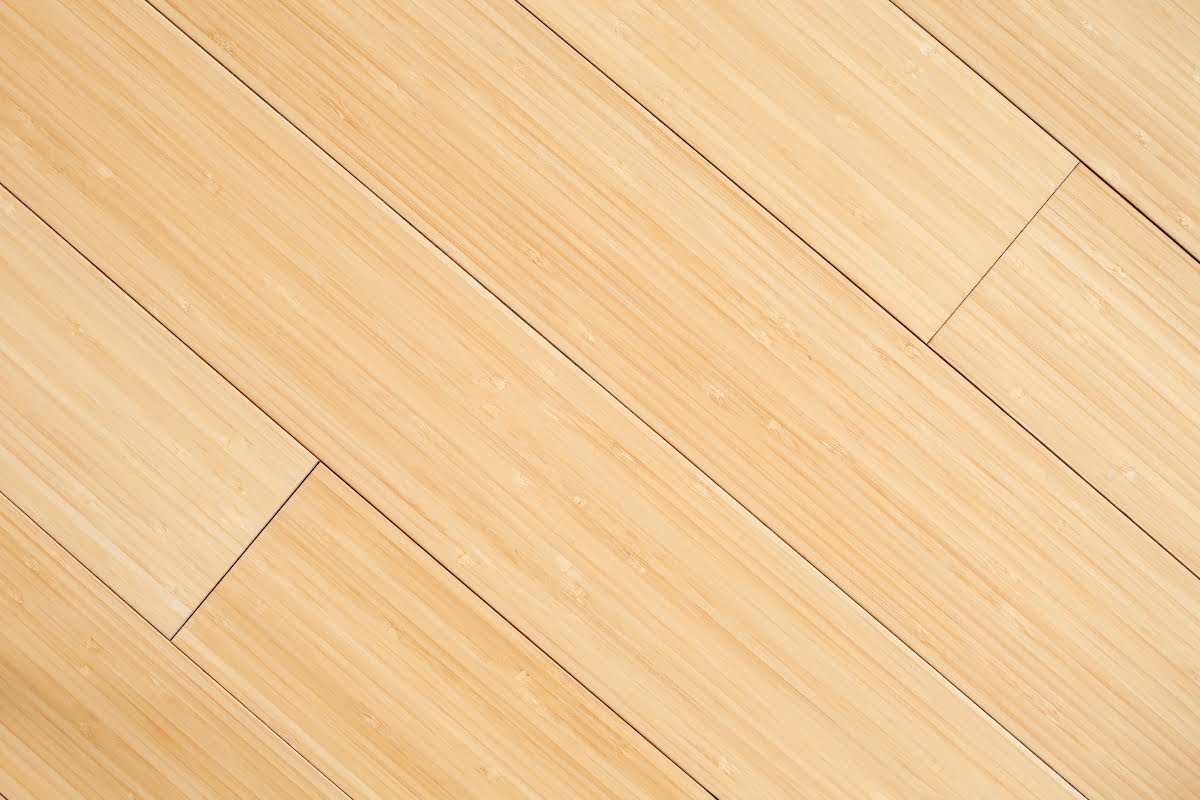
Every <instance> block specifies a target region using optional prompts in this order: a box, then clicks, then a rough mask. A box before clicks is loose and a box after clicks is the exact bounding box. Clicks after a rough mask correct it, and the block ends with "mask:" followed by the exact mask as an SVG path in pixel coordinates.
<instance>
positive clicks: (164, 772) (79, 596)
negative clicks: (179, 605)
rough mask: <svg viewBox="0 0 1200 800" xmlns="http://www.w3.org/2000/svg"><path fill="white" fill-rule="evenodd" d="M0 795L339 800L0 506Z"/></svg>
mask: <svg viewBox="0 0 1200 800" xmlns="http://www.w3.org/2000/svg"><path fill="white" fill-rule="evenodd" d="M0 793H3V795H4V796H5V797H6V798H8V800H43V799H46V798H53V800H72V799H73V798H78V799H79V800H101V799H103V800H107V798H196V800H209V799H210V798H215V797H239V798H241V797H245V798H249V797H254V798H264V799H265V798H279V800H285V799H286V800H294V798H298V797H306V798H307V797H328V798H343V800H344V798H345V795H343V794H342V793H341V792H340V791H338V790H337V788H336V787H334V786H333V785H332V784H330V783H329V782H328V781H327V780H326V779H325V778H324V777H322V776H321V774H320V773H318V772H317V771H316V770H315V769H313V768H312V767H311V766H310V765H309V764H307V763H305V761H304V760H303V759H302V758H300V757H299V756H298V755H297V754H296V752H295V751H293V750H292V749H291V748H289V747H288V746H287V745H286V744H284V743H283V741H282V740H280V738H279V737H278V736H276V735H275V734H274V733H272V732H271V731H270V730H268V729H267V727H266V726H264V725H263V724H262V723H261V722H259V721H258V720H256V719H255V718H254V717H253V716H252V715H251V714H250V713H249V712H248V711H247V710H246V709H245V708H243V707H242V706H241V705H239V704H238V703H237V701H235V700H234V699H233V698H232V697H230V696H229V694H228V693H227V692H226V691H225V690H224V689H222V688H221V687H219V686H217V684H215V683H214V682H213V681H212V679H210V678H209V677H208V676H207V675H205V674H204V673H203V672H202V671H201V670H200V669H199V668H198V667H197V666H196V665H195V664H193V663H192V662H191V661H189V660H188V659H187V657H186V656H184V655H183V654H182V653H180V652H179V651H178V650H176V649H175V648H174V647H173V646H172V645H171V643H170V642H168V641H167V640H166V639H165V638H163V637H162V636H160V635H159V634H158V633H157V632H156V631H155V630H154V629H153V628H151V627H150V626H149V625H147V624H146V622H145V621H144V620H142V619H139V618H138V616H137V614H135V613H134V612H133V611H132V610H130V608H129V607H128V606H126V605H125V604H124V603H122V602H121V601H120V600H119V599H118V598H117V597H116V596H115V595H113V594H112V592H110V591H109V590H108V589H107V588H106V587H105V586H104V585H103V584H101V583H100V582H99V581H98V580H97V579H96V578H95V577H94V576H92V575H91V574H89V573H88V572H87V570H85V569H84V568H83V567H82V566H80V565H79V563H78V562H76V561H75V560H74V559H73V558H71V556H70V555H69V554H67V553H66V552H65V551H64V550H63V549H62V548H61V547H59V546H58V545H57V544H55V543H54V541H53V540H51V539H50V537H49V536H48V535H46V533H45V532H44V531H42V530H40V529H38V528H37V526H35V525H34V524H33V522H32V521H31V520H30V519H29V518H28V517H26V516H25V515H24V514H22V513H21V512H20V511H19V510H17V508H16V506H14V505H13V504H12V503H11V502H9V501H8V500H7V499H6V498H4V497H0Z"/></svg>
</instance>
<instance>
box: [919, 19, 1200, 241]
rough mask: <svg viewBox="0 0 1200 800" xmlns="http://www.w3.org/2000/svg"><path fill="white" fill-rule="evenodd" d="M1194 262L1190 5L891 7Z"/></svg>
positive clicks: (1197, 152)
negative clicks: (1040, 127) (909, 17)
mask: <svg viewBox="0 0 1200 800" xmlns="http://www.w3.org/2000/svg"><path fill="white" fill-rule="evenodd" d="M896 2H897V5H899V6H900V7H901V8H903V9H904V10H905V11H907V12H908V13H910V14H911V15H912V16H913V18H914V19H916V21H917V22H919V23H920V24H921V25H923V26H925V27H926V28H927V29H928V30H929V31H930V32H931V33H933V34H934V35H935V36H937V37H938V38H939V39H940V40H941V41H943V42H944V43H946V44H947V45H948V46H949V47H950V49H952V50H953V51H954V52H956V53H957V54H958V55H959V56H961V57H962V58H963V60H964V61H966V63H967V64H968V65H970V66H971V67H973V68H974V69H976V70H977V71H978V72H979V73H980V74H981V75H982V76H983V77H984V78H986V79H987V80H989V81H991V82H992V83H993V84H994V85H995V86H996V87H997V88H998V89H1000V91H1002V92H1004V93H1005V94H1006V95H1007V96H1008V97H1009V98H1010V99H1011V100H1012V101H1013V102H1014V103H1016V104H1017V105H1018V106H1020V107H1021V109H1022V110H1024V111H1025V112H1026V113H1027V114H1029V115H1030V116H1031V117H1033V119H1034V120H1036V121H1037V122H1039V123H1040V124H1042V125H1043V126H1045V128H1046V129H1047V130H1048V131H1049V132H1050V133H1052V134H1054V136H1055V137H1057V138H1058V140H1059V141H1061V142H1062V143H1063V144H1064V145H1066V146H1067V147H1068V148H1070V149H1071V151H1072V152H1074V153H1075V155H1077V156H1079V158H1080V159H1082V160H1083V162H1084V163H1086V164H1087V165H1088V166H1089V167H1091V168H1092V169H1094V170H1095V171H1096V172H1097V173H1098V174H1099V175H1100V176H1101V177H1102V178H1104V179H1105V180H1107V181H1108V182H1109V183H1111V184H1112V185H1113V186H1114V187H1116V188H1117V190H1118V191H1120V192H1121V193H1122V194H1124V195H1125V196H1126V197H1128V198H1129V199H1130V200H1131V201H1132V202H1133V203H1134V204H1135V205H1136V206H1137V207H1138V208H1140V209H1141V210H1142V211H1143V212H1144V213H1145V214H1147V215H1148V216H1149V217H1150V218H1151V219H1153V220H1154V221H1155V222H1157V223H1158V224H1159V225H1160V226H1162V228H1163V229H1164V230H1165V231H1167V232H1168V233H1169V234H1171V236H1173V237H1175V239H1176V240H1177V241H1178V242H1180V243H1181V244H1182V245H1183V246H1184V247H1186V248H1188V249H1189V250H1190V251H1191V252H1192V254H1193V255H1196V256H1200V6H1198V5H1197V4H1196V3H1195V1H1194V0H1137V2H1131V1H1130V0H1038V2H1015V0H1007V1H1006V2H1000V3H997V2H992V0H896Z"/></svg>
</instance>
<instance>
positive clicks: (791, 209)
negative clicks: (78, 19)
mask: <svg viewBox="0 0 1200 800" xmlns="http://www.w3.org/2000/svg"><path fill="white" fill-rule="evenodd" d="M168 2H171V0H168ZM522 2H523V4H524V5H525V6H526V7H528V8H529V9H530V10H531V11H533V12H534V13H535V14H537V15H538V17H539V18H541V19H542V20H543V21H544V22H546V23H547V24H548V25H549V26H550V27H552V28H553V29H554V30H555V31H557V32H558V33H559V34H561V35H562V36H563V37H564V38H566V40H567V41H569V42H570V43H571V44H572V45H573V46H575V47H576V48H577V49H578V50H579V51H580V52H582V53H583V54H584V55H585V56H587V57H588V58H589V59H590V60H591V61H592V62H594V63H595V64H596V65H597V66H599V67H600V69H602V70H604V71H605V72H606V73H607V74H608V75H609V76H611V77H612V78H613V79H614V80H615V81H616V82H617V83H619V84H621V85H622V86H623V87H624V88H625V89H626V90H628V91H629V92H630V93H631V94H632V95H633V96H634V97H636V98H637V99H638V100H639V101H640V102H642V103H644V104H645V105H646V107H647V108H649V109H650V110H651V111H652V112H654V113H655V114H656V115H657V116H658V117H659V118H660V119H662V120H663V121H664V122H665V123H666V124H667V125H669V126H671V128H673V129H674V130H675V131H676V132H678V133H679V134H680V135H681V136H682V137H683V138H684V139H686V140H687V141H689V142H690V143H691V144H692V145H693V146H695V147H696V148H697V149H698V150H700V152H701V153H703V154H704V155H705V156H707V157H708V158H709V159H711V160H712V161H713V163H715V164H716V165H717V166H718V167H720V168H721V169H722V170H724V172H725V173H726V174H728V175H729V176H730V177H731V178H733V180H735V181H737V182H738V184H740V185H741V186H742V187H743V188H744V189H745V190H746V191H747V192H749V193H750V194H751V195H752V196H753V197H755V198H757V199H758V200H760V201H761V202H762V203H763V204H764V205H766V207H767V208H768V209H770V210H771V211H772V212H774V213H775V214H776V215H777V216H778V217H779V218H780V219H782V220H783V221H784V222H785V223H786V224H787V225H788V226H789V227H790V228H791V229H792V230H794V231H796V233H798V234H799V235H800V236H802V237H804V239H805V240H806V241H807V242H808V243H809V244H811V245H812V246H813V247H815V248H816V249H817V250H818V251H819V252H820V253H821V254H822V255H824V256H825V257H826V258H827V259H829V260H830V261H831V262H832V263H833V264H834V265H835V266H836V267H838V268H839V269H840V270H842V271H843V272H844V273H846V274H847V275H848V276H849V277H850V278H851V279H853V280H854V281H855V282H856V283H857V284H858V285H859V286H861V287H862V288H863V289H864V290H865V291H866V292H867V294H869V295H871V296H872V297H874V298H875V299H876V300H878V301H879V302H880V303H881V304H882V305H883V306H884V307H885V308H887V309H888V310H890V311H891V312H892V313H893V314H895V315H896V317H897V318H899V320H900V321H901V322H903V323H904V324H905V325H907V326H908V327H909V328H911V329H912V330H913V331H914V332H915V333H916V334H917V335H918V336H920V337H921V338H922V339H928V338H929V337H930V336H932V335H933V332H934V331H935V330H937V327H938V326H939V325H941V324H942V322H944V321H945V319H946V318H947V317H948V316H950V312H951V311H952V310H953V309H954V308H955V307H956V306H957V305H958V304H959V302H961V301H962V299H963V298H964V297H965V296H966V295H967V293H968V292H969V291H970V290H971V287H972V286H974V285H975V283H976V282H977V281H978V280H979V278H980V276H981V275H983V274H984V272H985V271H986V270H987V268H988V267H989V266H991V264H992V263H993V262H994V261H995V260H996V258H997V257H999V255H1000V253H1001V252H1003V250H1004V248H1005V247H1006V246H1007V245H1008V243H1009V242H1011V241H1012V240H1013V237H1015V236H1016V235H1017V232H1018V231H1020V230H1021V227H1022V226H1023V225H1024V224H1025V223H1026V222H1028V221H1029V219H1030V218H1031V217H1032V216H1033V215H1034V213H1035V212H1036V211H1037V210H1038V208H1039V207H1041V205H1042V203H1043V202H1044V201H1045V200H1046V198H1047V197H1049V196H1050V193H1051V192H1053V191H1054V187H1056V186H1058V184H1059V183H1060V182H1061V181H1062V179H1063V178H1064V177H1065V176H1066V174H1067V172H1068V171H1069V170H1070V169H1071V166H1072V165H1073V164H1074V163H1075V159H1074V158H1072V157H1071V155H1070V154H1069V153H1067V152H1066V151H1065V150H1063V149H1062V147H1060V146H1059V145H1058V144H1057V143H1056V142H1055V141H1054V140H1053V139H1051V138H1050V137H1049V136H1047V135H1046V134H1045V133H1044V132H1043V131H1041V130H1039V129H1038V127H1037V126H1036V125H1034V124H1033V123H1032V122H1030V121H1029V119H1028V118H1027V117H1026V116H1025V115H1024V114H1022V113H1021V112H1020V111H1018V110H1017V109H1016V108H1015V107H1013V106H1012V105H1011V104H1010V103H1009V102H1008V101H1007V100H1005V99H1004V98H1003V97H1001V96H1000V95H999V94H998V93H996V92H995V91H993V90H991V88H990V87H988V86H987V84H985V83H984V82H983V81H982V80H981V79H980V78H979V77H978V76H977V75H975V74H974V73H972V72H971V71H970V70H969V69H967V68H966V67H965V66H964V65H963V64H962V63H961V62H960V61H959V60H958V59H957V58H955V57H954V56H953V55H952V54H950V53H949V52H947V51H946V50H945V48H943V47H942V46H941V45H939V44H938V43H937V42H935V41H934V40H933V39H932V38H931V37H930V36H929V35H928V34H927V33H925V32H924V31H922V30H921V29H920V28H919V27H917V26H916V25H914V24H913V23H912V22H911V21H910V20H909V19H908V18H907V17H905V16H904V14H903V13H901V12H900V11H899V10H897V9H896V7H895V6H893V5H892V4H891V3H890V2H888V0H850V1H849V2H847V1H846V0H789V2H786V3H781V2H779V1H778V0H739V2H736V3H730V2H728V0H699V1H697V0H687V2H684V1H683V0H592V2H586V3H579V2H573V0H522ZM179 3H180V5H188V3H189V0H179ZM201 4H202V5H203V4H205V3H201ZM211 5H214V6H216V5H225V4H224V3H221V2H212V3H211ZM230 5H233V4H230ZM227 19H228V17H227ZM206 21H207V22H208V23H209V24H212V25H215V24H216V20H215V19H211V20H206ZM414 133H417V134H418V135H427V136H436V135H438V133H437V131H436V130H427V129H422V130H420V131H414Z"/></svg>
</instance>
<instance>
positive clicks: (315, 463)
mask: <svg viewBox="0 0 1200 800" xmlns="http://www.w3.org/2000/svg"><path fill="white" fill-rule="evenodd" d="M209 369H212V367H209ZM214 371H215V370H214ZM217 374H220V373H217ZM222 379H224V376H222ZM225 382H226V383H229V381H225ZM232 385H233V384H230V386H232ZM238 394H241V392H240V391H239V392H238ZM242 396H243V397H245V395H242ZM246 399H247V400H249V398H246ZM259 411H260V412H261V411H262V409H259ZM264 416H266V415H265V413H264ZM267 419H270V417H267ZM272 422H274V420H272ZM277 424H278V423H277ZM306 449H307V448H306ZM309 455H310V456H312V458H313V465H312V466H311V467H309V468H308V472H306V473H304V477H303V478H301V479H300V482H299V483H297V484H296V485H295V486H293V487H292V490H291V491H290V492H288V495H287V497H285V498H283V502H282V503H280V504H279V506H278V507H276V509H275V511H274V512H273V513H272V514H271V516H270V517H269V518H268V519H267V521H266V522H264V523H263V526H262V527H261V528H259V529H258V533H256V534H254V536H253V537H251V539H250V541H248V542H246V546H245V547H243V548H242V552H240V553H238V555H237V558H235V559H234V560H233V561H231V562H230V564H229V566H228V567H226V568H225V571H224V572H222V573H221V577H219V578H217V580H216V582H215V583H214V584H213V585H212V586H211V587H210V588H209V590H208V591H207V592H205V593H204V597H202V598H200V602H199V603H197V604H196V607H195V608H193V609H192V610H191V611H190V612H188V615H187V618H186V619H184V621H183V624H181V625H180V626H179V627H178V628H176V629H175V632H174V633H173V634H171V635H170V636H168V637H167V638H168V639H170V640H171V641H172V642H173V641H175V637H176V636H178V635H179V632H180V631H182V630H183V629H184V628H185V627H187V624H188V623H189V622H191V621H192V617H194V616H196V612H197V611H199V610H200V607H201V606H202V605H204V601H206V600H208V598H210V597H212V593H213V592H215V591H216V590H217V587H218V586H220V585H221V581H223V580H225V576H226V575H228V574H229V572H230V570H232V569H233V568H234V566H236V565H237V563H238V562H239V561H241V560H242V556H244V555H246V551H247V550H249V549H250V547H251V545H253V544H254V543H255V542H257V541H258V537H260V536H262V535H263V531H265V530H266V529H267V528H268V527H270V525H271V523H272V522H274V521H275V518H276V517H277V516H279V512H280V511H283V507H284V506H286V505H287V504H288V501H289V500H291V499H292V498H293V497H295V496H296V492H298V491H300V487H301V486H303V485H304V482H305V481H307V480H308V477H309V476H310V475H312V474H313V473H314V472H315V471H316V469H317V467H318V466H319V465H320V464H321V461H320V459H318V458H317V457H316V456H315V455H313V454H312V452H311V451H309Z"/></svg>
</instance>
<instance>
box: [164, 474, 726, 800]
mask: <svg viewBox="0 0 1200 800" xmlns="http://www.w3.org/2000/svg"><path fill="white" fill-rule="evenodd" d="M175 641H176V642H177V643H178V644H179V646H180V647H181V648H182V649H183V650H184V652H186V653H189V654H190V655H191V656H192V657H193V658H194V659H195V660H196V662H197V663H198V664H200V665H202V666H203V667H204V668H205V669H207V670H208V671H209V673H210V674H212V675H213V677H214V678H216V679H217V680H218V681H219V682H220V683H221V685H222V686H225V687H226V688H228V689H229V690H230V691H232V692H233V693H234V694H235V695H236V696H238V697H240V698H242V699H243V700H245V702H246V703H247V704H248V705H249V706H250V707H251V708H252V709H254V711H255V712H256V713H257V714H258V715H259V716H260V717H261V718H262V719H263V720H264V721H265V722H266V723H267V724H268V725H270V726H271V728H272V729H274V730H276V731H279V732H280V733H281V734H282V735H283V736H284V738H285V739H287V740H289V741H290V742H292V743H293V744H295V745H296V746H297V747H298V749H299V750H300V751H301V752H305V753H312V754H313V760H314V763H315V764H316V765H317V766H318V767H319V768H320V769H321V771H322V772H324V773H325V774H327V775H329V776H330V777H331V778H333V779H334V780H335V781H337V784H338V785H339V786H342V787H344V788H345V790H346V791H347V792H349V793H350V794H352V795H354V796H355V797H360V798H367V797H379V798H386V797H396V796H397V795H400V796H404V797H420V798H427V799H428V800H433V798H446V800H465V798H470V797H478V798H486V799H487V800H493V799H494V800H500V799H501V798H529V797H545V798H565V797H569V798H579V799H580V800H583V799H584V798H597V800H599V799H600V798H611V797H639V798H641V797H644V798H659V797H661V798H667V797H681V798H682V797H690V798H701V797H704V798H707V797H709V795H708V793H706V792H705V791H704V790H703V789H701V788H700V787H699V786H697V785H696V784H695V783H694V782H693V781H692V780H691V779H690V778H688V777H687V776H686V775H685V774H684V773H683V772H681V771H680V770H679V768H678V767H676V766H675V765H674V764H672V763H671V762H670V761H668V760H667V759H666V758H665V757H663V755H662V754H661V753H659V752H658V751H657V750H655V749H654V748H653V747H652V746H651V745H650V744H649V743H647V742H646V740H645V739H643V738H642V737H641V736H639V735H638V734H637V733H636V732H634V730H633V729H632V728H630V727H629V726H628V725H626V724H625V723H624V722H622V721H621V720H620V718H618V717H617V716H616V715H615V714H613V713H612V711H610V710H608V709H607V708H605V707H604V705H603V704H601V703H600V701H598V700H597V699H596V698H595V697H593V696H592V695H591V694H589V693H588V692H587V690H586V689H584V688H583V687H582V686H580V685H579V684H578V683H576V682H575V681H574V680H573V679H572V678H571V677H570V676H569V675H567V674H566V673H565V672H563V671H562V670H561V669H560V668H559V667H558V666H557V665H556V664H554V662H553V661H551V660H550V659H549V658H547V657H546V655H545V654H544V653H542V652H540V651H538V649H537V648H536V647H534V646H533V645H532V644H530V643H529V641H528V640H527V639H525V638H524V637H523V636H521V635H520V634H519V633H517V632H516V631H515V630H513V628H512V627H511V626H510V625H509V624H508V623H507V622H505V621H504V620H503V619H501V618H500V616H499V615H497V614H496V612H494V611H493V610H491V609H490V608H488V607H487V606H486V605H485V604H484V603H483V602H482V601H481V600H480V599H479V598H477V597H476V596H475V595H473V594H471V592H470V591H469V590H468V589H467V588H466V587H464V586H463V585H462V584H461V583H459V582H458V580H456V579H455V578H454V577H453V576H452V575H450V574H449V573H448V572H446V571H445V570H444V569H443V568H442V567H441V566H439V565H438V564H437V562H435V561H434V560H433V559H432V558H430V557H429V556H428V555H427V554H425V553H423V552H422V551H421V549H420V548H419V547H417V546H416V545H415V544H413V542H412V540H410V539H409V538H408V537H407V536H405V535H404V534H403V533H401V532H400V531H399V530H397V529H396V527H395V526H394V525H392V524H391V523H390V522H388V521H387V520H386V519H385V518H384V517H383V516H382V515H381V514H380V513H379V512H378V511H376V510H375V509H373V508H371V507H370V505H368V504H367V503H366V501H364V500H363V499H362V498H361V497H359V496H358V495H357V494H355V493H354V491H353V490H351V489H350V488H349V487H348V486H346V484H344V483H343V482H342V481H341V480H339V479H338V478H337V477H336V476H335V475H333V474H332V473H331V472H329V471H328V469H326V468H324V467H318V468H317V471H316V472H314V473H313V475H312V476H311V477H310V478H309V479H308V480H307V481H305V483H304V485H303V486H301V487H300V489H299V491H297V493H296V495H295V496H294V497H293V498H292V499H291V500H290V501H289V502H288V504H287V505H286V506H284V508H283V510H282V511H280V513H279V515H278V516H277V517H276V518H275V519H274V520H273V521H272V523H271V525H270V526H269V527H268V528H267V530H265V531H263V534H262V535H261V536H260V537H259V538H258V539H257V540H255V542H254V545H253V547H252V548H251V549H250V550H249V552H248V553H247V554H246V556H245V557H243V558H242V559H241V560H240V561H239V562H238V563H237V565H236V566H235V567H234V568H233V570H232V571H231V572H230V574H229V575H228V577H226V579H225V580H224V581H222V583H221V585H220V586H218V587H217V589H216V590H215V591H214V592H213V595H212V596H211V597H210V598H209V599H208V600H207V601H205V603H204V606H203V607H201V609H200V611H198V612H197V613H196V615H195V616H194V617H192V619H191V620H190V621H189V622H188V624H187V625H186V626H185V627H184V629H183V630H182V631H180V633H179V636H177V637H176V640H175Z"/></svg>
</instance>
